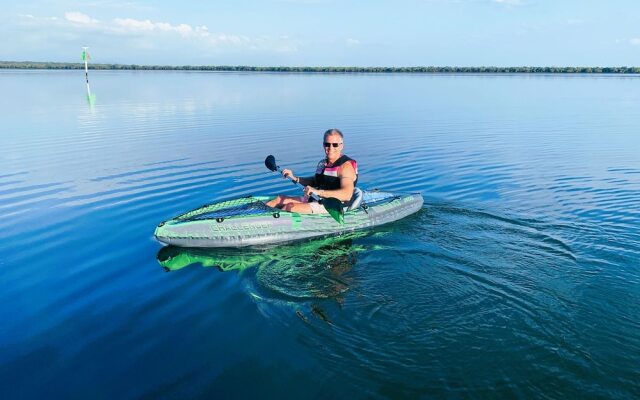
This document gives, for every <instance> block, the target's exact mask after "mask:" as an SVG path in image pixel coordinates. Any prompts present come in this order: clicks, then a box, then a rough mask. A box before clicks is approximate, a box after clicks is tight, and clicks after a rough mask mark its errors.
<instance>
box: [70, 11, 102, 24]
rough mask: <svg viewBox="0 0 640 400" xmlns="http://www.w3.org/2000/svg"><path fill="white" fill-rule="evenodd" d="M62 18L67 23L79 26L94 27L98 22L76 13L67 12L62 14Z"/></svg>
mask: <svg viewBox="0 0 640 400" xmlns="http://www.w3.org/2000/svg"><path fill="white" fill-rule="evenodd" d="M64 18H65V19H66V20H67V21H69V22H73V23H76V24H81V25H95V24H97V23H99V22H100V21H98V20H97V19H93V18H91V17H90V16H88V15H87V14H83V13H81V12H77V11H68V12H66V13H64Z"/></svg>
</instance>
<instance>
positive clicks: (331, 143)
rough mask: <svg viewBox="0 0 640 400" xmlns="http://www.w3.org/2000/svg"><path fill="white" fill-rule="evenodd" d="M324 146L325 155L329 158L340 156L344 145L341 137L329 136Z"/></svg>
mask: <svg viewBox="0 0 640 400" xmlns="http://www.w3.org/2000/svg"><path fill="white" fill-rule="evenodd" d="M323 145H324V154H326V155H327V157H328V158H333V157H335V156H339V155H340V153H341V152H342V146H343V143H342V138H341V137H340V135H329V136H327V138H326V139H325V140H324V143H323ZM336 145H337V146H336Z"/></svg>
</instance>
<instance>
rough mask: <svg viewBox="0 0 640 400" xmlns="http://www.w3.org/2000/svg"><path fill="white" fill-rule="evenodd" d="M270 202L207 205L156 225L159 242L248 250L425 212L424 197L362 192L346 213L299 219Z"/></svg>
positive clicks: (250, 199)
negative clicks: (338, 219)
mask: <svg viewBox="0 0 640 400" xmlns="http://www.w3.org/2000/svg"><path fill="white" fill-rule="evenodd" d="M271 199H272V197H266V196H247V197H243V198H239V199H232V200H226V201H220V202H216V203H213V204H208V205H204V206H202V207H200V208H198V209H196V210H193V211H189V212H187V213H185V214H182V215H179V216H177V217H175V218H172V219H170V220H167V221H164V222H162V223H160V224H159V225H158V227H157V228H156V230H155V237H156V239H158V240H159V241H160V242H162V243H166V244H169V245H173V246H179V247H245V246H259V245H273V244H281V243H287V242H292V241H296V240H302V239H310V238H315V237H324V236H331V235H340V234H343V233H347V232H353V231H355V230H360V229H366V228H371V227H374V226H378V225H382V224H386V223H388V222H393V221H397V220H399V219H401V218H404V217H406V216H408V215H410V214H413V213H415V212H417V211H418V210H420V209H421V208H422V203H423V199H422V195H420V194H419V193H413V194H394V193H388V192H380V191H363V192H362V202H361V203H360V204H359V205H358V206H357V207H356V208H354V209H352V210H349V211H346V212H345V213H344V223H343V224H341V223H339V222H336V220H335V219H333V218H332V217H331V216H330V215H329V214H300V213H295V212H287V211H283V210H280V209H277V208H272V207H268V206H267V205H266V204H265V202H267V201H269V200H271Z"/></svg>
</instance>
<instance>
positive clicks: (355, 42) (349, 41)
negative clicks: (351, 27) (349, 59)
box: [347, 38, 360, 46]
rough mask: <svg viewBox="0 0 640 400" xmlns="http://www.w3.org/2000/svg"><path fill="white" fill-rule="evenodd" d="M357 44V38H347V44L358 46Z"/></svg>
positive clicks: (358, 42)
mask: <svg viewBox="0 0 640 400" xmlns="http://www.w3.org/2000/svg"><path fill="white" fill-rule="evenodd" d="M359 44H360V41H359V40H358V39H353V38H348V39H347V45H349V46H358V45H359Z"/></svg>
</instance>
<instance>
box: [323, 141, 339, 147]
mask: <svg viewBox="0 0 640 400" xmlns="http://www.w3.org/2000/svg"><path fill="white" fill-rule="evenodd" d="M323 144H324V147H331V146H333V147H338V146H340V145H341V144H342V143H329V142H324V143H323Z"/></svg>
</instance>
